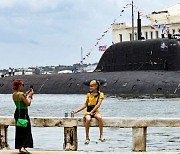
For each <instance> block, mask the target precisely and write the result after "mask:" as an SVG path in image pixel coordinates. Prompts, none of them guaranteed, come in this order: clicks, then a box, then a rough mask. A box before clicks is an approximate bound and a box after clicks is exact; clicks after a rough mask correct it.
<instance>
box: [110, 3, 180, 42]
mask: <svg viewBox="0 0 180 154" xmlns="http://www.w3.org/2000/svg"><path fill="white" fill-rule="evenodd" d="M149 16H150V19H151V24H150V25H143V22H142V26H141V32H142V35H141V36H142V37H144V38H145V39H155V38H160V37H161V34H162V29H163V27H165V32H166V33H167V32H168V31H169V33H171V34H177V33H180V3H177V4H176V5H173V6H171V7H168V8H166V9H162V10H159V11H154V12H152V13H151V14H150V15H149ZM155 20H156V21H157V23H155ZM151 25H154V27H151ZM158 25H159V26H160V28H158ZM134 35H135V36H134V39H135V40H137V26H135V27H134ZM130 40H132V27H131V25H126V23H116V24H113V25H112V42H113V43H118V42H123V41H130Z"/></svg>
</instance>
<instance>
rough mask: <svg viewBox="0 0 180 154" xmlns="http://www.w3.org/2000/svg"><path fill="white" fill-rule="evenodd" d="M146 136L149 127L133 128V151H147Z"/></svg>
mask: <svg viewBox="0 0 180 154" xmlns="http://www.w3.org/2000/svg"><path fill="white" fill-rule="evenodd" d="M146 134H147V127H142V128H136V127H133V128H132V140H133V149H132V150H133V151H135V152H140V151H146Z"/></svg>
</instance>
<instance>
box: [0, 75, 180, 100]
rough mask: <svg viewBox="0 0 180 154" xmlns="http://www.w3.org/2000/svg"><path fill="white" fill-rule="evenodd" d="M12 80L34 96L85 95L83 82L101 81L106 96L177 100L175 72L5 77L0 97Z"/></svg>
mask: <svg viewBox="0 0 180 154" xmlns="http://www.w3.org/2000/svg"><path fill="white" fill-rule="evenodd" d="M15 79H21V80H23V81H24V83H25V89H24V90H25V91H26V90H29V87H30V85H33V86H34V91H35V93H36V94H84V93H87V92H88V91H89V87H88V86H85V85H84V84H83V83H84V82H85V81H87V80H91V79H97V80H99V79H101V80H104V81H106V83H105V84H104V85H101V88H100V89H101V91H103V92H104V93H105V94H116V95H132V96H136V95H146V94H149V95H153V94H155V95H159V96H161V95H163V96H166V95H167V96H170V97H179V96H180V89H179V88H180V82H179V72H178V71H169V72H167V71H124V72H93V73H73V74H59V75H31V76H13V77H4V78H0V85H1V87H0V93H1V94H8V93H12V89H11V87H12V83H13V80H15Z"/></svg>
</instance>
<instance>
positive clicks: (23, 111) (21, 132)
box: [12, 80, 34, 154]
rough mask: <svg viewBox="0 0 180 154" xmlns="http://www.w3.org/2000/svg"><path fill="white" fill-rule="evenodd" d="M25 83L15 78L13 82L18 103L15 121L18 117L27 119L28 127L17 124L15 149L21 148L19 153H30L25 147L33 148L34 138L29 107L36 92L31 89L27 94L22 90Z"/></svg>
mask: <svg viewBox="0 0 180 154" xmlns="http://www.w3.org/2000/svg"><path fill="white" fill-rule="evenodd" d="M23 87H24V83H23V82H22V81H21V80H15V81H14V82H13V87H12V89H13V90H14V91H15V92H14V93H13V96H12V97H13V100H14V103H15V105H16V111H15V113H14V118H15V121H16V122H17V120H18V118H21V119H27V120H28V124H27V127H20V126H16V133H15V149H19V153H26V154H30V152H28V151H27V150H26V149H25V148H27V147H29V148H33V138H32V134H31V123H30V119H29V115H28V109H27V107H28V106H30V105H31V101H32V96H33V94H34V92H33V89H30V90H29V91H27V92H26V93H25V94H24V93H23V92H22V90H23Z"/></svg>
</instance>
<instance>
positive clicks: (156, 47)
mask: <svg viewBox="0 0 180 154" xmlns="http://www.w3.org/2000/svg"><path fill="white" fill-rule="evenodd" d="M137 23H138V26H137V27H138V29H137V31H138V40H135V41H126V42H120V43H116V44H113V45H111V46H110V47H109V48H108V49H107V50H106V51H105V52H104V54H103V55H102V57H101V59H100V61H99V63H98V65H97V67H96V69H95V70H94V72H91V73H85V72H84V73H83V72H81V73H63V74H57V75H47V74H46V75H29V76H27V75H21V76H12V77H4V78H0V94H10V93H12V88H11V87H12V83H13V80H15V79H21V80H23V82H24V84H25V87H24V88H25V89H24V90H25V91H26V90H29V87H30V86H31V85H33V87H34V91H35V93H36V94H85V93H87V92H88V91H89V87H88V86H86V85H88V83H89V81H90V80H92V79H96V80H99V81H100V82H101V83H102V85H101V87H100V89H101V91H103V92H104V93H105V94H107V95H119V96H125V97H126V96H133V97H137V96H142V95H150V96H163V97H164V96H167V97H179V96H180V39H179V37H180V35H179V34H177V35H174V36H172V35H171V34H168V37H166V38H165V37H164V36H163V35H162V38H159V39H147V40H145V39H142V38H141V20H140V19H139V15H138V22H137Z"/></svg>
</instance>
